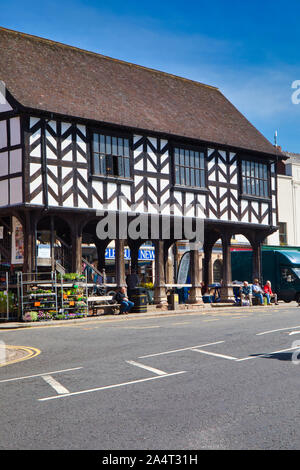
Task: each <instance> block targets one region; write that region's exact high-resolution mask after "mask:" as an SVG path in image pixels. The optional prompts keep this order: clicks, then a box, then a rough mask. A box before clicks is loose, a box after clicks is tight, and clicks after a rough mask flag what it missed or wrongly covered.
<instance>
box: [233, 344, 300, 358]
mask: <svg viewBox="0 0 300 470" xmlns="http://www.w3.org/2000/svg"><path fill="white" fill-rule="evenodd" d="M297 348H299V346H294V347H292V348H287V349H281V350H280V351H273V352H270V353H265V354H258V355H257V356H247V357H243V358H242V359H236V361H237V362H240V361H249V359H257V358H258V357H270V356H271V355H272V354H279V353H282V352H287V351H292V350H293V349H297Z"/></svg>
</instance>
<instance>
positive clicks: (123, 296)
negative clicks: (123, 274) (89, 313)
mask: <svg viewBox="0 0 300 470" xmlns="http://www.w3.org/2000/svg"><path fill="white" fill-rule="evenodd" d="M115 299H116V301H117V302H118V303H119V304H121V308H120V313H125V314H127V313H128V312H130V310H131V309H132V307H134V303H133V302H131V300H129V299H128V297H127V292H126V288H125V287H120V289H119V290H118V292H117V293H116V297H115Z"/></svg>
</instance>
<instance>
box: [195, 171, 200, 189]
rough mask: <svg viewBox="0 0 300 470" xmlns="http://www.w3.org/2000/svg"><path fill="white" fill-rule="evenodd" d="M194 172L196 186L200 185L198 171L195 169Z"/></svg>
mask: <svg viewBox="0 0 300 470" xmlns="http://www.w3.org/2000/svg"><path fill="white" fill-rule="evenodd" d="M195 173H196V186H200V171H199V170H195Z"/></svg>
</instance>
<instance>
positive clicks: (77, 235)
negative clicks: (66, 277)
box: [71, 220, 82, 274]
mask: <svg viewBox="0 0 300 470" xmlns="http://www.w3.org/2000/svg"><path fill="white" fill-rule="evenodd" d="M71 236H72V272H74V273H80V274H81V272H82V230H81V228H80V227H79V224H78V222H77V221H76V220H74V225H73V227H72V234H71Z"/></svg>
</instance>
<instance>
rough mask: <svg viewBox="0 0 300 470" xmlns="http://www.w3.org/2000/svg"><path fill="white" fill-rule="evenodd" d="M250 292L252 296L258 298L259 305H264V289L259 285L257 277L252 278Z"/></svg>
mask: <svg viewBox="0 0 300 470" xmlns="http://www.w3.org/2000/svg"><path fill="white" fill-rule="evenodd" d="M252 294H253V297H256V298H257V299H259V303H260V305H264V297H263V294H264V291H263V290H262V288H261V286H260V285H259V280H258V279H254V281H253V285H252Z"/></svg>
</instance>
